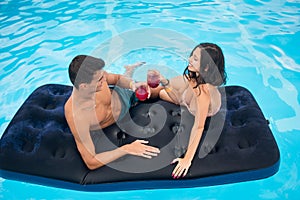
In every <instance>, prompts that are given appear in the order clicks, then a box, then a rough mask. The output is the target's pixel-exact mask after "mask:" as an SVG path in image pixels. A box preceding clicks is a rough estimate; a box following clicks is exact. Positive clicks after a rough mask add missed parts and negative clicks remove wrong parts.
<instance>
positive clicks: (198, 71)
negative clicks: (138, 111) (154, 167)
mask: <svg viewBox="0 0 300 200" xmlns="http://www.w3.org/2000/svg"><path fill="white" fill-rule="evenodd" d="M225 83H226V73H225V69H224V56H223V53H222V50H221V48H220V47H219V46H217V45H216V44H212V43H201V44H199V45H197V46H196V47H195V48H194V49H193V51H192V53H191V55H190V57H189V64H188V66H187V67H186V69H185V70H184V73H183V76H179V77H175V78H172V79H171V80H168V79H165V78H164V77H162V76H161V84H162V85H163V86H164V88H163V89H162V90H161V91H160V92H159V96H160V98H161V99H163V100H166V101H169V102H172V103H175V104H180V105H184V106H186V107H187V108H188V110H189V111H190V112H191V114H193V115H194V116H195V122H194V125H193V127H192V130H191V135H190V139H189V145H188V148H187V151H186V153H185V155H184V157H183V158H176V159H174V160H173V162H172V164H174V163H177V165H176V167H175V168H174V170H173V173H172V176H173V178H180V177H184V176H186V174H187V173H188V170H189V168H190V166H191V163H192V160H193V158H194V155H195V152H196V150H197V148H198V145H199V143H200V139H201V137H202V133H203V130H204V124H205V120H206V118H207V117H209V116H213V115H215V114H216V113H217V112H218V111H219V109H220V107H221V94H220V93H219V91H218V88H217V87H218V86H220V85H223V84H225Z"/></svg>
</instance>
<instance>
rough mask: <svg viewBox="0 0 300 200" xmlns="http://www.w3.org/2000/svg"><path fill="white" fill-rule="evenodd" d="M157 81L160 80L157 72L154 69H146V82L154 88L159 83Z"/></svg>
mask: <svg viewBox="0 0 300 200" xmlns="http://www.w3.org/2000/svg"><path fill="white" fill-rule="evenodd" d="M159 82H160V78H159V73H158V72H157V71H155V70H148V73H147V84H148V85H149V86H150V87H152V88H156V87H157V86H158V85H159Z"/></svg>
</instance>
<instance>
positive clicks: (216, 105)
mask: <svg viewBox="0 0 300 200" xmlns="http://www.w3.org/2000/svg"><path fill="white" fill-rule="evenodd" d="M187 92H188V89H186V90H184V92H183V93H182V96H181V99H180V104H181V105H184V106H185V107H187V109H188V110H189V112H190V113H192V114H193V115H195V114H196V109H193V108H196V98H193V94H191V93H190V94H187ZM187 95H188V96H187ZM210 97H211V98H210V99H211V101H210V104H209V108H208V117H211V116H213V115H215V114H216V113H217V112H218V111H219V110H220V108H221V94H220V92H219V91H218V90H216V91H215V92H213V91H212V89H210ZM188 99H191V100H190V103H189V104H188V103H187V100H188Z"/></svg>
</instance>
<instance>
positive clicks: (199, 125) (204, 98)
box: [172, 85, 210, 178]
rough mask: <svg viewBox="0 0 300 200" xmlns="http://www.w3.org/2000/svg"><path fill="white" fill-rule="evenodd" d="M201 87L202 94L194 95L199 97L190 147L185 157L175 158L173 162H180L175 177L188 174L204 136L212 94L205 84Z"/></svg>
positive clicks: (174, 173)
mask: <svg viewBox="0 0 300 200" xmlns="http://www.w3.org/2000/svg"><path fill="white" fill-rule="evenodd" d="M200 87H201V94H200V95H199V96H195V97H194V98H197V110H196V115H195V121H194V125H193V128H192V130H191V135H190V139H189V144H188V148H187V151H186V153H185V156H184V158H176V159H175V160H173V162H172V163H175V162H178V163H177V165H176V167H175V168H174V170H173V173H172V176H173V178H180V177H181V176H182V177H184V176H185V175H186V174H187V172H188V170H189V168H190V166H191V163H192V160H193V158H194V156H195V153H196V150H197V148H198V146H199V143H200V140H201V137H202V133H203V130H204V125H205V120H206V118H207V114H208V109H209V104H210V95H209V91H208V89H207V88H206V86H205V85H201V86H200ZM196 90H197V89H196Z"/></svg>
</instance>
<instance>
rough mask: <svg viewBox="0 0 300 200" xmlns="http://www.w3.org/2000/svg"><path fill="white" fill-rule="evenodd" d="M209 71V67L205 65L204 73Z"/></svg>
mask: <svg viewBox="0 0 300 200" xmlns="http://www.w3.org/2000/svg"><path fill="white" fill-rule="evenodd" d="M208 69H209V65H208V64H207V65H206V67H205V68H204V71H205V72H207V71H208Z"/></svg>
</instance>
